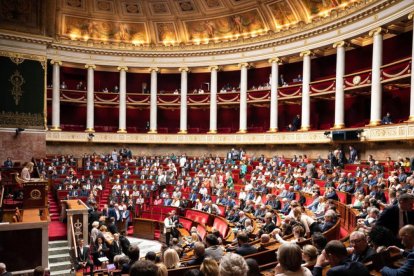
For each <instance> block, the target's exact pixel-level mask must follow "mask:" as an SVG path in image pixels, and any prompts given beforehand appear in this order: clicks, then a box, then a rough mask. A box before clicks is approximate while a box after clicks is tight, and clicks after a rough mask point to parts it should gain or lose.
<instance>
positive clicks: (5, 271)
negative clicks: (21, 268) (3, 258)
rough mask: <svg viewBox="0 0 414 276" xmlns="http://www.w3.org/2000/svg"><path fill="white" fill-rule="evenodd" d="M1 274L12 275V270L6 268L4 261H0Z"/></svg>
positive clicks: (2, 275) (4, 275) (3, 275)
mask: <svg viewBox="0 0 414 276" xmlns="http://www.w3.org/2000/svg"><path fill="white" fill-rule="evenodd" d="M0 275H1V276H12V274H11V272H8V271H7V270H6V265H5V264H4V263H0Z"/></svg>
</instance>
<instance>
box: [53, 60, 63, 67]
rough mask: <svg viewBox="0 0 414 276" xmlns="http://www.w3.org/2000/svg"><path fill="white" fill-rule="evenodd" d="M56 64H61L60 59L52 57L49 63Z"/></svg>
mask: <svg viewBox="0 0 414 276" xmlns="http://www.w3.org/2000/svg"><path fill="white" fill-rule="evenodd" d="M55 63H56V64H57V65H59V66H62V62H61V61H60V60H56V59H52V60H51V61H50V64H52V65H53V64H55Z"/></svg>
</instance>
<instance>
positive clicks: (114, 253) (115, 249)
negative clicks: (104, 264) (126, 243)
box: [109, 233, 124, 263]
mask: <svg viewBox="0 0 414 276" xmlns="http://www.w3.org/2000/svg"><path fill="white" fill-rule="evenodd" d="M122 251H123V250H122V243H121V241H120V240H119V234H118V233H116V234H114V240H113V241H112V244H111V248H110V250H109V256H110V258H111V262H114V263H117V262H118V259H119V258H120V257H122V256H123V255H124V253H123V252H122Z"/></svg>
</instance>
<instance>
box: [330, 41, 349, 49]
mask: <svg viewBox="0 0 414 276" xmlns="http://www.w3.org/2000/svg"><path fill="white" fill-rule="evenodd" d="M347 44H348V43H346V42H345V41H343V40H342V41H338V42H335V43H334V44H333V45H332V47H333V48H340V47H346V46H347Z"/></svg>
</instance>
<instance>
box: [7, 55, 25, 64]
mask: <svg viewBox="0 0 414 276" xmlns="http://www.w3.org/2000/svg"><path fill="white" fill-rule="evenodd" d="M10 60H11V61H12V62H13V63H14V64H16V65H20V64H21V63H22V62H23V61H24V58H21V57H19V56H15V57H10Z"/></svg>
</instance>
